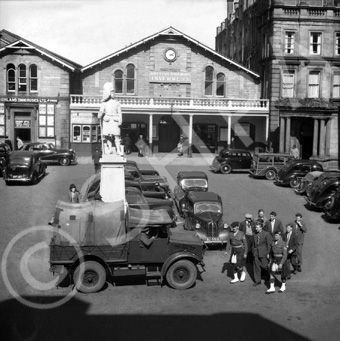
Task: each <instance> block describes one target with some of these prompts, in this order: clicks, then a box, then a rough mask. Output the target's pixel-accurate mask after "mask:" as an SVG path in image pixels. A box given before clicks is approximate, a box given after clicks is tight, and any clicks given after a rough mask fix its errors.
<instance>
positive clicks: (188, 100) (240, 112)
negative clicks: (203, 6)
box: [70, 27, 269, 156]
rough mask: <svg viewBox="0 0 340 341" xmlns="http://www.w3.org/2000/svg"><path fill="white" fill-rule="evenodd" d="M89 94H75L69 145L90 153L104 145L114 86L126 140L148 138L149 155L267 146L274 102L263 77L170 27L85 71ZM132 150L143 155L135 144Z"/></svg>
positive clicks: (84, 88) (84, 89) (84, 82)
mask: <svg viewBox="0 0 340 341" xmlns="http://www.w3.org/2000/svg"><path fill="white" fill-rule="evenodd" d="M81 73H82V89H81V91H79V93H73V94H71V96H70V100H71V101H70V132H71V133H70V143H71V147H72V148H73V149H75V150H76V151H77V153H78V154H80V155H81V154H89V153H91V151H92V150H93V148H94V146H96V145H97V144H98V143H99V139H100V124H99V122H98V118H97V115H98V111H99V107H100V103H101V99H102V91H103V85H104V84H105V83H106V82H112V83H113V84H114V87H115V92H116V98H117V99H118V100H119V102H120V103H121V105H122V114H123V125H122V128H121V135H122V137H124V136H125V135H126V134H129V136H130V138H131V140H132V142H133V144H134V143H135V142H136V141H137V139H138V137H139V135H143V137H144V139H145V141H146V142H147V144H148V145H149V150H150V152H151V153H152V152H155V153H157V152H166V153H170V152H177V149H176V147H177V143H178V141H179V138H180V134H181V133H183V134H185V135H186V137H187V138H188V139H187V142H186V143H187V146H188V147H189V148H188V155H189V156H190V155H191V153H192V152H194V153H195V152H200V153H204V152H213V153H215V152H217V151H218V150H220V149H222V148H224V147H227V146H232V147H237V148H246V149H249V150H255V149H260V148H261V149H264V148H265V145H266V143H267V137H268V124H269V105H268V100H266V99H261V87H260V77H259V75H258V74H257V73H255V72H253V71H250V70H249V69H247V68H245V67H244V66H242V65H240V64H237V63H235V62H234V61H232V60H231V59H228V58H226V57H224V56H222V55H220V54H218V53H216V51H214V50H212V49H210V48H209V47H207V46H205V45H203V44H201V43H199V42H198V41H197V40H195V39H192V38H191V37H189V36H187V35H185V34H183V33H181V32H179V31H178V30H176V29H174V28H173V27H169V28H167V29H165V30H163V31H161V32H158V33H156V34H154V35H152V36H149V37H147V38H145V39H143V40H140V41H138V42H136V43H134V44H131V45H129V46H127V47H125V48H123V49H121V50H119V51H117V52H115V53H112V54H110V55H108V56H106V57H104V58H102V59H100V60H98V61H96V62H93V63H91V64H89V65H87V66H84V67H82V68H81ZM133 148H134V149H133V150H132V151H136V147H135V146H133Z"/></svg>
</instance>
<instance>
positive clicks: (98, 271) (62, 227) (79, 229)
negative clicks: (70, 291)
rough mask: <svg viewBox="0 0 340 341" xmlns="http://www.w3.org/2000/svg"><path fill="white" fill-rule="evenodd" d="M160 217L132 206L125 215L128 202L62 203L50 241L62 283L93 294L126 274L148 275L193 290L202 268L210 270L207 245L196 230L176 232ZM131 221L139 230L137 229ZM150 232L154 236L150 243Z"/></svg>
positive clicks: (52, 264) (53, 264) (53, 268)
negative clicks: (147, 239) (204, 260)
mask: <svg viewBox="0 0 340 341" xmlns="http://www.w3.org/2000/svg"><path fill="white" fill-rule="evenodd" d="M155 213H156V211H152V212H149V211H148V210H138V209H132V208H128V211H127V213H124V206H123V202H122V201H117V202H109V203H104V202H102V201H90V202H86V203H80V204H70V203H66V202H62V201H59V202H58V203H57V206H56V211H55V216H54V223H53V226H54V227H55V228H54V233H53V236H52V238H51V242H50V271H51V272H52V273H53V275H58V276H59V278H58V279H57V281H56V285H57V286H61V285H65V281H64V279H65V278H70V279H71V282H72V283H73V284H74V285H75V287H76V288H77V289H78V290H79V291H81V292H84V293H93V292H97V291H99V290H101V289H102V288H103V286H104V284H105V282H106V281H107V280H108V279H109V278H110V280H111V281H112V282H113V283H114V284H115V283H116V282H117V281H118V280H119V278H121V277H122V276H124V277H125V278H127V277H129V276H131V277H133V276H139V278H141V276H143V277H144V278H145V280H146V283H149V281H151V280H157V282H158V283H162V282H165V281H166V282H167V284H168V285H169V286H170V287H172V288H174V289H181V290H183V289H188V288H190V287H192V286H193V285H194V284H195V282H196V278H197V270H198V269H197V266H198V265H200V266H201V267H202V269H204V268H203V267H204V262H203V255H204V251H205V246H204V244H203V243H202V241H201V240H200V238H199V237H197V236H196V234H195V233H193V232H189V231H181V232H176V231H174V230H173V229H172V230H170V229H169V225H171V223H172V220H171V218H170V217H168V218H167V219H165V218H164V216H163V215H162V217H161V219H159V218H158V217H157V215H155ZM131 221H132V222H133V221H134V222H138V226H136V227H135V226H134V227H133V228H131V225H130V222H131ZM146 230H147V231H148V233H149V235H148V237H152V243H150V244H149V245H147V244H146V243H145V232H146ZM143 234H144V235H143ZM142 235H143V238H142ZM66 284H67V285H69V284H70V283H66Z"/></svg>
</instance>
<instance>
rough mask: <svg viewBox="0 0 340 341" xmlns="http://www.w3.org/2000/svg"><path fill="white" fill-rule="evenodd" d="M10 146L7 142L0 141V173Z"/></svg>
mask: <svg viewBox="0 0 340 341" xmlns="http://www.w3.org/2000/svg"><path fill="white" fill-rule="evenodd" d="M10 152H11V148H10V146H9V145H8V144H7V143H0V175H2V172H3V169H4V167H5V165H6V163H7V161H8V159H9V154H10Z"/></svg>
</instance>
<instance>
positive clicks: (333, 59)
mask: <svg viewBox="0 0 340 341" xmlns="http://www.w3.org/2000/svg"><path fill="white" fill-rule="evenodd" d="M228 6H229V7H228V13H229V16H228V18H226V20H225V21H224V22H223V23H222V25H221V26H220V27H218V28H217V36H216V50H217V52H219V53H221V54H223V55H225V56H228V57H233V58H234V60H235V61H237V62H239V63H241V64H242V65H245V66H246V67H249V68H250V69H252V70H254V71H255V72H257V73H259V74H260V75H261V80H262V96H263V97H264V98H269V99H270V101H271V103H270V147H271V149H273V150H274V151H280V152H289V151H290V148H291V147H292V145H293V144H295V145H297V147H298V148H299V149H300V153H301V155H302V156H303V157H305V158H309V157H313V158H315V157H318V158H337V157H338V133H337V127H338V122H337V121H338V107H339V104H340V96H339V85H340V84H339V79H340V62H339V60H340V48H339V45H340V1H337V0H328V1H324V0H313V1H296V0H286V1H275V0H274V1H265V0H262V1H242V0H241V1H234V2H229V3H228ZM240 41H241V42H242V43H239V42H240ZM236 42H237V44H236ZM287 102H289V104H287Z"/></svg>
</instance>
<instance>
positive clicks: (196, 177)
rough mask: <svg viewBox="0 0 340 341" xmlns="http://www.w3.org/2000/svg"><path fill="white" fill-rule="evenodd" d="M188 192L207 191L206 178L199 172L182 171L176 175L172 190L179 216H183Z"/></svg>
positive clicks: (205, 175) (204, 174)
mask: <svg viewBox="0 0 340 341" xmlns="http://www.w3.org/2000/svg"><path fill="white" fill-rule="evenodd" d="M190 191H195V192H206V191H208V176H207V174H206V173H204V172H201V171H183V172H179V173H178V174H177V185H176V186H175V188H174V199H175V203H176V206H177V209H178V213H179V215H180V216H183V215H184V212H183V209H185V208H186V202H187V200H186V196H187V194H188V193H189V192H190Z"/></svg>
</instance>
